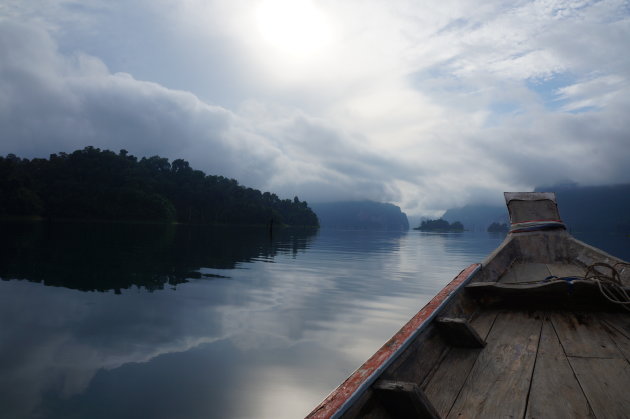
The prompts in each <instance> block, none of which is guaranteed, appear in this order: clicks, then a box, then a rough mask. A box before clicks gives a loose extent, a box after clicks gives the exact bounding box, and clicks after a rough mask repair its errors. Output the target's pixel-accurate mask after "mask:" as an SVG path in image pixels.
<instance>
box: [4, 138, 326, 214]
mask: <svg viewBox="0 0 630 419" xmlns="http://www.w3.org/2000/svg"><path fill="white" fill-rule="evenodd" d="M0 215H2V216H42V217H46V218H62V219H99V220H134V221H138V220H144V221H159V222H173V221H178V222H184V223H197V224H242V225H244V224H269V223H270V222H271V220H273V222H274V223H276V225H279V224H286V225H299V226H317V225H318V221H317V216H316V215H315V213H314V212H313V211H311V209H310V208H309V207H308V205H307V203H306V202H304V201H300V200H299V199H298V197H295V198H294V199H293V200H290V199H280V198H279V197H278V196H277V195H275V194H272V193H269V192H264V193H263V192H261V191H259V190H256V189H252V188H246V187H244V186H241V185H239V184H238V182H237V181H236V180H234V179H228V178H225V177H223V176H212V175H206V174H205V173H204V172H202V171H200V170H194V169H193V168H191V167H190V165H189V163H188V162H186V161H184V160H181V159H178V160H174V161H173V162H172V163H171V162H169V161H168V159H166V158H163V157H159V156H153V157H149V158H146V157H143V158H141V159H139V160H138V158H136V157H135V156H132V155H130V154H128V153H127V151H125V150H121V151H120V152H119V153H114V152H112V151H109V150H100V149H98V148H94V147H86V148H84V149H83V150H77V151H75V152H73V153H70V154H67V153H59V154H52V155H51V156H50V158H49V159H32V160H28V159H22V158H19V157H17V156H15V155H12V154H9V155H7V156H6V157H0Z"/></svg>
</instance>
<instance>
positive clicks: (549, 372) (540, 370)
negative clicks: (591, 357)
mask: <svg viewBox="0 0 630 419" xmlns="http://www.w3.org/2000/svg"><path fill="white" fill-rule="evenodd" d="M525 417H526V418H532V419H534V418H537V419H539V418H558V419H561V418H567V419H569V418H592V417H593V415H592V412H591V409H590V407H589V405H588V402H587V400H586V396H585V395H584V393H583V392H582V389H581V388H580V384H579V383H578V381H577V379H576V378H575V375H574V374H573V370H572V369H571V365H570V364H569V361H568V360H567V357H566V355H565V354H564V351H563V350H562V346H560V341H559V340H558V337H557V335H556V332H555V330H554V328H553V325H552V324H551V320H550V319H549V318H546V319H545V321H544V322H543V328H542V332H541V335H540V344H539V345H538V355H537V357H536V366H535V367H534V376H533V379H532V385H531V389H530V392H529V400H528V404H527V413H526V415H525Z"/></svg>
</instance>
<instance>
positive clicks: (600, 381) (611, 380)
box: [569, 357, 630, 418]
mask: <svg viewBox="0 0 630 419" xmlns="http://www.w3.org/2000/svg"><path fill="white" fill-rule="evenodd" d="M569 362H570V363H571V367H572V368H573V371H575V375H576V376H577V379H578V381H579V382H580V385H581V386H582V389H583V390H584V394H585V395H586V398H587V399H588V402H589V404H590V405H591V408H592V409H593V412H594V413H595V416H597V417H598V418H628V417H630V392H629V391H628V389H629V388H630V364H628V362H627V361H626V360H625V359H619V358H610V359H605V358H578V357H569Z"/></svg>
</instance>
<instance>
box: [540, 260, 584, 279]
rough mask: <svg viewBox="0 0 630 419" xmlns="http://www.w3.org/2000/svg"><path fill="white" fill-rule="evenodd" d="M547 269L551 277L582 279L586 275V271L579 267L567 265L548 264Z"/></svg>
mask: <svg viewBox="0 0 630 419" xmlns="http://www.w3.org/2000/svg"><path fill="white" fill-rule="evenodd" d="M547 269H549V272H550V273H551V275H554V276H557V277H558V278H563V277H567V276H576V277H583V276H584V275H585V274H586V269H584V268H583V267H581V266H579V265H573V264H569V263H549V264H547Z"/></svg>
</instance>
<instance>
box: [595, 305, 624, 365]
mask: <svg viewBox="0 0 630 419" xmlns="http://www.w3.org/2000/svg"><path fill="white" fill-rule="evenodd" d="M598 317H599V318H600V320H601V322H602V326H603V328H604V329H605V330H606V332H607V333H608V336H610V338H611V339H612V341H613V342H615V345H617V349H619V351H620V352H621V353H622V354H623V356H624V357H625V358H626V359H627V360H628V362H630V338H629V337H628V334H630V333H626V330H625V328H626V327H627V326H630V324H628V323H627V322H625V321H624V317H628V316H626V315H625V313H600V314H599V315H598Z"/></svg>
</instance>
